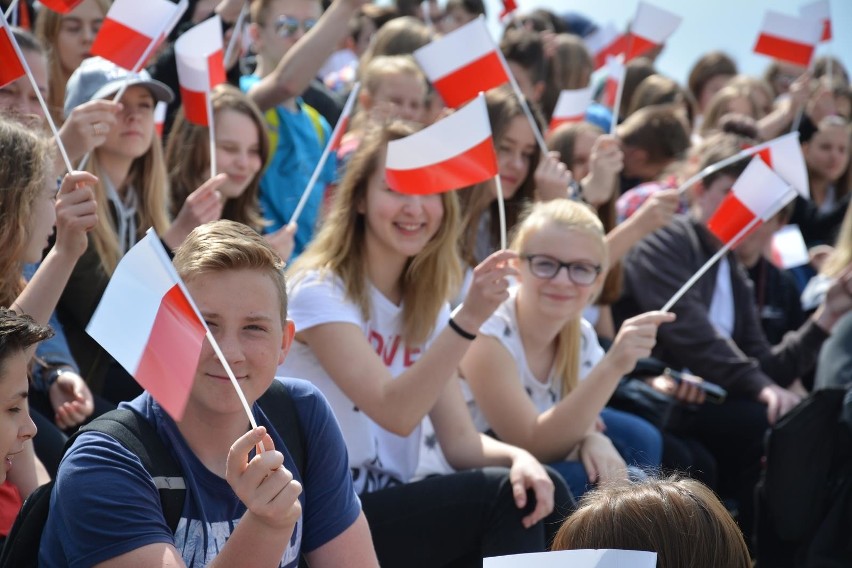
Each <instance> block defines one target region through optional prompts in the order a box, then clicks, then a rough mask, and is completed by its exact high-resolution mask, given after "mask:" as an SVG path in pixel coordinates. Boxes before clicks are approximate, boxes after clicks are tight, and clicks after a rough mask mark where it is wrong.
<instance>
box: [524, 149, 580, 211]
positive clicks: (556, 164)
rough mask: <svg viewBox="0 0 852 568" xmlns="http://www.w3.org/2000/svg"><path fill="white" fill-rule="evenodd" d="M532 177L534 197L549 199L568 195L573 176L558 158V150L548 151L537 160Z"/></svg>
mask: <svg viewBox="0 0 852 568" xmlns="http://www.w3.org/2000/svg"><path fill="white" fill-rule="evenodd" d="M533 179H534V180H535V193H536V199H538V200H539V201H550V200H551V199H559V198H564V197H568V186H569V185H570V184H571V181H572V180H573V179H574V178H573V177H572V176H571V172H570V171H569V170H568V167H567V166H566V165H565V164H564V163H562V162H561V161H560V160H559V152H548V153H547V155H546V156H543V157H542V158H541V160H539V162H538V167H536V169H535V173H534V174H533Z"/></svg>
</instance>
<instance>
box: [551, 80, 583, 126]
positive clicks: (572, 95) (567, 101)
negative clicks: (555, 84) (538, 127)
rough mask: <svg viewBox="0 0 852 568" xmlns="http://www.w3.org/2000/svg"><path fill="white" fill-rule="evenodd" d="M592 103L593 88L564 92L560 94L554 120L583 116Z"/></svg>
mask: <svg viewBox="0 0 852 568" xmlns="http://www.w3.org/2000/svg"><path fill="white" fill-rule="evenodd" d="M591 102H592V87H586V88H585V89H573V90H564V91H562V92H560V93H559V99H558V100H557V101H556V108H555V109H554V111H553V118H554V119H556V118H565V117H573V116H578V115H582V114H584V113H585V112H586V109H587V108H588V107H589V105H590V104H591Z"/></svg>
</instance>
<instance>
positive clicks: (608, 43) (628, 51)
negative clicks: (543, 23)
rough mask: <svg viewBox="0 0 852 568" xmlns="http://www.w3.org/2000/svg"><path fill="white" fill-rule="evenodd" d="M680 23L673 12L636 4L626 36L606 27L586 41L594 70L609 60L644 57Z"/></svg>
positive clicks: (627, 59)
mask: <svg viewBox="0 0 852 568" xmlns="http://www.w3.org/2000/svg"><path fill="white" fill-rule="evenodd" d="M682 20H683V18H681V17H680V16H678V15H677V14H675V13H674V12H670V11H668V10H664V9H662V8H659V7H657V6H654V5H653V4H648V3H647V2H639V6H638V7H637V8H636V15H635V16H634V18H633V21H632V22H631V23H630V29H629V31H628V32H627V33H626V34H618V33H617V31H616V30H615V27H614V26H612V25H608V26H606V27H604V28H601V29H600V30H599V31H598V32H596V34H595V35H593V36H592V37H591V38H590V39H589V40H587V45H589V51H590V52H591V53H592V55H593V57H594V58H595V68H596V69H599V68H601V67H603V66H604V65H606V62H607V59H608V58H609V57H615V56H618V55H623V56H624V61H625V62H627V61H630V60H631V59H635V58H636V57H640V56H642V55H644V54H645V53H647V52H649V51H650V50H652V49H653V48H655V47H657V46H660V45H662V44H663V43H665V42H666V40H667V39H668V38H669V37H671V35H672V34H673V33H674V32H675V30H676V29H677V28H678V26H680V23H681V21H682Z"/></svg>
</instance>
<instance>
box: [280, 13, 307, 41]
mask: <svg viewBox="0 0 852 568" xmlns="http://www.w3.org/2000/svg"><path fill="white" fill-rule="evenodd" d="M315 25H317V19H316V18H305V19H304V20H299V19H297V18H294V17H292V16H278V19H277V20H275V33H276V34H278V35H279V36H280V37H290V36H293V35H296V32H298V31H299V28H302V30H304V32H305V33H308V32H309V31H311V28H313V27H314V26H315Z"/></svg>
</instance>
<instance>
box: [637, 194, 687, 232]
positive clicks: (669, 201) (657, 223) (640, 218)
mask: <svg viewBox="0 0 852 568" xmlns="http://www.w3.org/2000/svg"><path fill="white" fill-rule="evenodd" d="M679 206H680V194H679V193H678V191H677V190H676V189H664V190H662V191H657V192H654V193H652V194H651V195H650V196H649V197H648V199H646V200H645V201H644V202H643V203H642V205H640V206H639V209H637V210H636V213H634V214H633V216H634V217H635V218H636V221H635V222H636V223H638V224H639V226H640V227H642V231H643V232H644V234H646V235H647V234H650V233H653V232H654V231H656V230H657V229H660V228H662V227H665V226H666V225H668V224H669V223H671V220H672V217H674V215H675V213H677V209H678V207H679Z"/></svg>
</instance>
